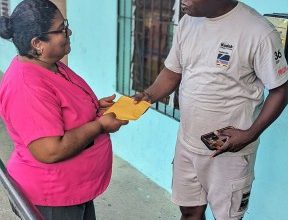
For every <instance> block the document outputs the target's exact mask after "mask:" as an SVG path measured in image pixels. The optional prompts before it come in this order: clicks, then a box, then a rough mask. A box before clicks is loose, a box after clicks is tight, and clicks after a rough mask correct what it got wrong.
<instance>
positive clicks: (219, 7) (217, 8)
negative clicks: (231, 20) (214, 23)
mask: <svg viewBox="0 0 288 220" xmlns="http://www.w3.org/2000/svg"><path fill="white" fill-rule="evenodd" d="M214 1H215V0H214ZM237 4H238V1H236V0H218V1H215V5H214V7H213V9H212V10H211V13H210V14H208V15H207V16H206V17H207V18H216V17H220V16H222V15H224V14H227V13H228V12H229V11H231V10H232V9H233V8H235V7H236V5H237Z"/></svg>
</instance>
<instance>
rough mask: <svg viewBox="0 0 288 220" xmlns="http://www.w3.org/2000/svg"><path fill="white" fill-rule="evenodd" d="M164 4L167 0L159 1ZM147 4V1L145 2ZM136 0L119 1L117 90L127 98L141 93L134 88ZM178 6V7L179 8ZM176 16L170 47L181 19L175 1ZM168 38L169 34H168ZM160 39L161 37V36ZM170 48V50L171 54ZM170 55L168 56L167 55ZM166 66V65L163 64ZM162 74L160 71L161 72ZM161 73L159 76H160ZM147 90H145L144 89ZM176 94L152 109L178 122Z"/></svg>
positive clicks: (154, 105) (173, 17)
mask: <svg viewBox="0 0 288 220" xmlns="http://www.w3.org/2000/svg"><path fill="white" fill-rule="evenodd" d="M159 1H161V4H162V1H163V2H164V1H165V0H159ZM144 2H145V0H144ZM133 3H135V0H130V1H128V0H118V20H117V21H118V22H117V36H118V38H117V76H116V79H117V81H116V90H117V92H118V93H120V94H122V95H126V96H132V95H134V94H136V93H137V92H139V91H135V89H133V88H132V84H133V73H132V71H133V65H134V63H133V53H134V35H133V31H134V28H135V20H136V18H135V17H133V13H134V12H135V10H136V9H135V5H133ZM177 6H178V7H177ZM173 10H174V14H173V15H172V16H171V24H172V25H173V31H172V36H170V38H171V39H170V40H171V42H170V47H171V45H172V38H173V34H174V32H175V27H176V26H177V25H178V22H179V18H180V0H175V2H174V6H173ZM166 34H167V35H166V37H169V36H168V34H169V33H168V32H167V33H166ZM159 37H160V35H159ZM169 50H170V48H168V52H169ZM167 55H168V54H167ZM163 65H164V64H163ZM159 72H160V71H159ZM159 72H158V73H157V74H159ZM144 89H145V88H144ZM174 94H175V92H174V93H172V94H171V95H170V96H169V97H170V98H169V100H170V101H169V103H166V104H165V103H163V102H156V103H154V104H153V105H152V108H153V109H155V110H157V111H158V112H160V113H162V114H164V115H166V116H168V117H171V118H173V119H175V120H177V121H179V120H180V112H179V109H178V108H175V103H174Z"/></svg>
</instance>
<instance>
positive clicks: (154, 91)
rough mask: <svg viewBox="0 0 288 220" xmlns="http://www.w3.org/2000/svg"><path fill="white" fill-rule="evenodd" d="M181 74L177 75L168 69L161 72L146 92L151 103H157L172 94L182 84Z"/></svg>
mask: <svg viewBox="0 0 288 220" xmlns="http://www.w3.org/2000/svg"><path fill="white" fill-rule="evenodd" d="M180 81H181V74H179V73H175V72H173V71H171V70H169V69H167V68H166V67H165V68H164V69H163V70H162V71H161V72H160V74H159V75H158V77H157V78H156V80H155V82H154V83H153V84H152V85H151V86H150V87H149V88H148V89H146V90H145V92H146V93H147V94H148V96H149V98H150V99H151V102H152V103H153V102H155V101H157V100H160V99H161V98H164V97H166V96H168V95H169V94H171V93H172V92H173V91H174V90H175V89H176V88H177V86H178V85H179V84H180Z"/></svg>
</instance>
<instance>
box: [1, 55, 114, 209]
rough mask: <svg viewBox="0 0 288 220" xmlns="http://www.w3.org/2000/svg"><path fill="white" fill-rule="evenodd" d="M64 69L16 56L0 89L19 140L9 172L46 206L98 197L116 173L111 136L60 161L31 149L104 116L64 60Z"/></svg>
mask: <svg viewBox="0 0 288 220" xmlns="http://www.w3.org/2000/svg"><path fill="white" fill-rule="evenodd" d="M58 67H59V69H60V70H61V72H62V74H63V75H65V77H63V76H61V75H58V74H55V73H54V72H51V71H49V70H47V69H45V68H43V67H41V66H39V65H36V64H33V63H30V62H22V61H19V60H18V57H15V58H14V59H13V61H12V63H11V64H10V66H9V68H8V70H7V71H6V73H5V74H4V76H3V79H2V82H1V87H0V113H1V117H2V119H3V120H4V122H5V124H6V127H7V130H8V133H9V134H10V137H11V138H12V141H13V143H14V151H13V153H12V155H11V158H10V160H9V162H8V165H7V170H8V172H9V173H10V175H11V176H12V177H13V178H14V179H15V180H16V181H17V182H18V183H19V185H20V186H21V187H22V190H23V191H24V193H26V194H27V196H28V198H29V199H30V200H31V202H32V203H33V204H35V205H42V206H69V205H76V204H80V203H84V202H87V201H89V200H92V199H94V198H95V197H96V196H97V195H99V194H101V193H102V192H103V191H104V190H105V189H106V188H107V186H108V184H109V182H110V178H111V171H112V146H111V141H110V138H109V135H108V134H101V135H99V136H98V137H97V138H95V140H94V145H93V146H91V147H89V148H87V149H86V150H84V151H82V152H81V153H80V154H78V155H77V156H75V157H73V158H71V159H68V160H65V161H63V162H59V163H54V164H45V163H41V162H39V161H37V160H36V159H35V158H34V157H33V156H32V154H31V153H30V151H29V148H28V145H29V143H31V142H32V141H34V140H36V139H39V138H42V137H48V136H63V135H64V133H65V131H67V130H70V129H73V128H76V127H79V126H81V125H83V124H85V123H87V122H90V121H93V120H97V118H98V116H97V114H96V112H97V109H98V99H97V97H96V96H95V94H94V93H93V91H92V90H91V89H90V87H89V86H88V85H87V84H86V83H85V81H84V80H83V79H82V78H81V77H79V76H78V75H76V74H75V73H74V72H73V71H72V70H71V69H69V68H68V67H67V66H66V65H64V64H63V63H61V62H58Z"/></svg>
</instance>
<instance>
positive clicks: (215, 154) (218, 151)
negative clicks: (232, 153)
mask: <svg viewBox="0 0 288 220" xmlns="http://www.w3.org/2000/svg"><path fill="white" fill-rule="evenodd" d="M228 148H229V144H228V143H227V142H226V143H225V144H224V145H223V146H222V147H220V148H219V149H217V150H216V151H215V152H214V153H213V154H212V155H211V157H212V158H213V157H216V156H218V155H220V154H223V153H225V152H226V151H227V150H228Z"/></svg>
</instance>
